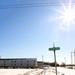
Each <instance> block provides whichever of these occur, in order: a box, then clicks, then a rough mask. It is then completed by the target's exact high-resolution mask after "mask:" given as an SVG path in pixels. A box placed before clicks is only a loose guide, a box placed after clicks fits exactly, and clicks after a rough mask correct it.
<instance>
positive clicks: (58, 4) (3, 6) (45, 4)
mask: <svg viewBox="0 0 75 75" xmlns="http://www.w3.org/2000/svg"><path fill="white" fill-rule="evenodd" d="M62 4H64V5H68V4H69V3H68V2H63V3H60V2H50V3H31V4H13V5H0V9H8V8H27V7H50V6H61V5H62ZM71 5H75V2H73V3H71Z"/></svg>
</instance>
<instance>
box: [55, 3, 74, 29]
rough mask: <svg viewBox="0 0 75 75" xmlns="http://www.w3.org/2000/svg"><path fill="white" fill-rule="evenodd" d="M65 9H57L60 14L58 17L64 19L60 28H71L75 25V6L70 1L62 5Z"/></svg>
mask: <svg viewBox="0 0 75 75" xmlns="http://www.w3.org/2000/svg"><path fill="white" fill-rule="evenodd" d="M61 7H62V9H63V10H59V9H56V11H57V12H58V13H59V14H60V15H59V16H58V17H57V18H56V19H57V20H58V21H59V20H62V21H61V23H60V28H61V29H62V30H69V29H70V28H72V27H73V26H74V25H75V22H74V21H75V7H74V5H72V3H71V2H70V3H69V4H68V5H64V4H63V3H62V5H61Z"/></svg>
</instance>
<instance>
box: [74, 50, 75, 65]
mask: <svg viewBox="0 0 75 75" xmlns="http://www.w3.org/2000/svg"><path fill="white" fill-rule="evenodd" d="M74 64H75V50H74Z"/></svg>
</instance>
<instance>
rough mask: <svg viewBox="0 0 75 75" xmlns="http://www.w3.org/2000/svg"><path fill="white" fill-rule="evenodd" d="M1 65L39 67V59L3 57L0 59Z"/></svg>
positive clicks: (5, 66)
mask: <svg viewBox="0 0 75 75" xmlns="http://www.w3.org/2000/svg"><path fill="white" fill-rule="evenodd" d="M0 67H4V68H8V67H13V68H18V67H20V68H21V67H22V68H29V67H31V68H35V67H37V59H36V58H11V59H10V58H1V59H0Z"/></svg>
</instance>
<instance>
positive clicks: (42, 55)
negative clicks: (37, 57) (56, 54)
mask: <svg viewBox="0 0 75 75" xmlns="http://www.w3.org/2000/svg"><path fill="white" fill-rule="evenodd" d="M42 64H43V66H42V67H43V68H44V56H43V55H42Z"/></svg>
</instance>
